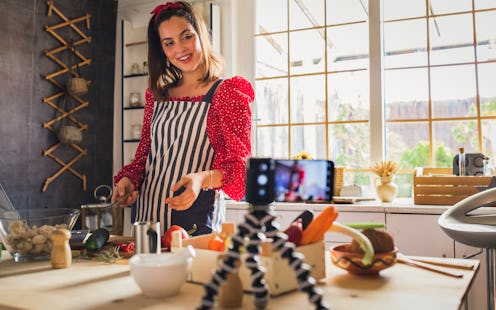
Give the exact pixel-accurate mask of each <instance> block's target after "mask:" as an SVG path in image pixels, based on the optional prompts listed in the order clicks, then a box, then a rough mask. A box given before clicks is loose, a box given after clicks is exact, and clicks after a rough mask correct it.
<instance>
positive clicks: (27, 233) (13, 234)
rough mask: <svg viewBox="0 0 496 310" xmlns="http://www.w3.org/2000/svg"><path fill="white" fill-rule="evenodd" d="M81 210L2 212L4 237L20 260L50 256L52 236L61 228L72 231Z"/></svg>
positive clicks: (1, 237)
mask: <svg viewBox="0 0 496 310" xmlns="http://www.w3.org/2000/svg"><path fill="white" fill-rule="evenodd" d="M80 213H81V211H80V210H78V209H69V208H50V209H45V208H43V209H25V210H16V211H5V212H2V213H1V214H0V240H1V242H2V244H3V245H4V246H5V248H6V249H7V251H8V252H9V253H10V254H11V255H12V256H13V258H14V260H15V261H16V262H25V261H33V260H47V259H50V252H51V250H52V240H51V239H50V235H51V234H52V232H53V231H54V230H55V229H57V228H66V229H68V230H69V231H70V230H72V228H73V227H74V225H75V224H76V221H77V218H78V217H79V214H80Z"/></svg>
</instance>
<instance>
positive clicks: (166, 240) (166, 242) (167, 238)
mask: <svg viewBox="0 0 496 310" xmlns="http://www.w3.org/2000/svg"><path fill="white" fill-rule="evenodd" d="M173 231H180V232H181V238H182V239H183V240H184V239H188V238H189V236H188V232H187V231H186V230H185V229H184V228H182V227H181V226H179V225H172V226H171V227H169V229H167V231H166V232H165V234H164V235H163V236H162V238H161V240H160V241H161V243H162V247H164V248H168V249H170V247H171V243H172V232H173Z"/></svg>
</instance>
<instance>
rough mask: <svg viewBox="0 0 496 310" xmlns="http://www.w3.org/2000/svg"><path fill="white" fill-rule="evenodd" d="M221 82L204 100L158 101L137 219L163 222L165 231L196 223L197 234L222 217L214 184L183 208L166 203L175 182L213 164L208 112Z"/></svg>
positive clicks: (210, 226)
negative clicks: (216, 202)
mask: <svg viewBox="0 0 496 310" xmlns="http://www.w3.org/2000/svg"><path fill="white" fill-rule="evenodd" d="M220 82H221V80H218V81H216V82H215V83H214V85H213V86H212V87H211V88H210V90H209V91H208V92H207V94H206V95H205V96H204V97H203V101H201V102H193V101H165V102H161V103H156V104H155V109H154V111H153V117H152V122H151V128H150V139H151V146H150V152H149V154H148V158H147V161H146V168H145V176H144V180H143V183H142V185H141V189H140V195H139V198H138V201H137V210H136V218H135V220H136V221H156V222H160V223H161V225H160V226H161V230H162V231H161V233H162V234H163V233H164V230H166V229H167V228H168V227H169V226H170V225H179V226H181V227H183V228H184V229H186V230H190V229H191V228H192V227H193V225H194V224H196V226H197V229H196V231H195V233H194V235H201V234H208V233H211V232H212V229H213V228H217V227H218V226H220V223H221V222H222V218H223V216H222V215H223V213H224V206H219V205H217V208H215V207H214V203H215V191H214V190H208V191H203V190H202V191H200V194H199V196H198V198H197V199H196V201H195V202H194V203H193V205H192V206H191V207H190V208H189V209H187V210H184V211H176V210H169V209H168V208H167V205H166V204H165V203H164V200H165V198H167V197H172V196H173V192H172V191H171V187H172V185H173V184H174V183H176V182H177V181H179V179H180V178H181V177H182V176H184V175H186V174H188V173H194V172H200V171H206V170H209V169H210V168H211V166H212V162H213V159H214V155H215V153H214V150H213V148H212V146H211V145H210V142H209V139H208V136H207V131H206V129H207V115H208V111H209V108H210V102H211V100H212V97H213V94H214V92H215V89H216V88H217V86H218V85H219V83H220ZM214 210H215V213H216V214H215V216H214ZM214 217H215V219H214ZM215 230H217V229H215Z"/></svg>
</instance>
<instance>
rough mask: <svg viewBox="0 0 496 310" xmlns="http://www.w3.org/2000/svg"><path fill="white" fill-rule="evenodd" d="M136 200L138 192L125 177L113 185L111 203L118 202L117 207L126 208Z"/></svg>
mask: <svg viewBox="0 0 496 310" xmlns="http://www.w3.org/2000/svg"><path fill="white" fill-rule="evenodd" d="M137 199H138V191H137V190H134V184H133V182H131V180H130V179H129V178H127V177H123V178H122V179H120V181H119V182H118V183H117V185H115V189H114V193H113V194H112V202H116V201H118V202H119V203H118V204H117V206H119V207H127V206H129V205H130V204H133V203H135V202H136V200H137Z"/></svg>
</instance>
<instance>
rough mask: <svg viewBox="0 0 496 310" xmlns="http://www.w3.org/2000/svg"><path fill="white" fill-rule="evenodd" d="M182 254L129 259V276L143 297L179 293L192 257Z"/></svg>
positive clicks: (137, 256) (150, 255)
mask: <svg viewBox="0 0 496 310" xmlns="http://www.w3.org/2000/svg"><path fill="white" fill-rule="evenodd" d="M183 254H184V253H183ZM183 254H181V253H160V254H156V253H146V254H136V255H134V256H133V257H131V259H130V260H129V265H130V269H131V276H132V277H133V279H134V281H135V282H136V284H138V286H139V288H140V289H141V291H142V292H143V294H144V295H146V296H151V297H167V296H173V295H176V294H178V293H179V291H180V289H181V287H182V286H183V285H184V283H185V282H186V276H187V274H188V271H189V269H190V268H191V262H192V256H190V255H183ZM193 255H194V250H193Z"/></svg>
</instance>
